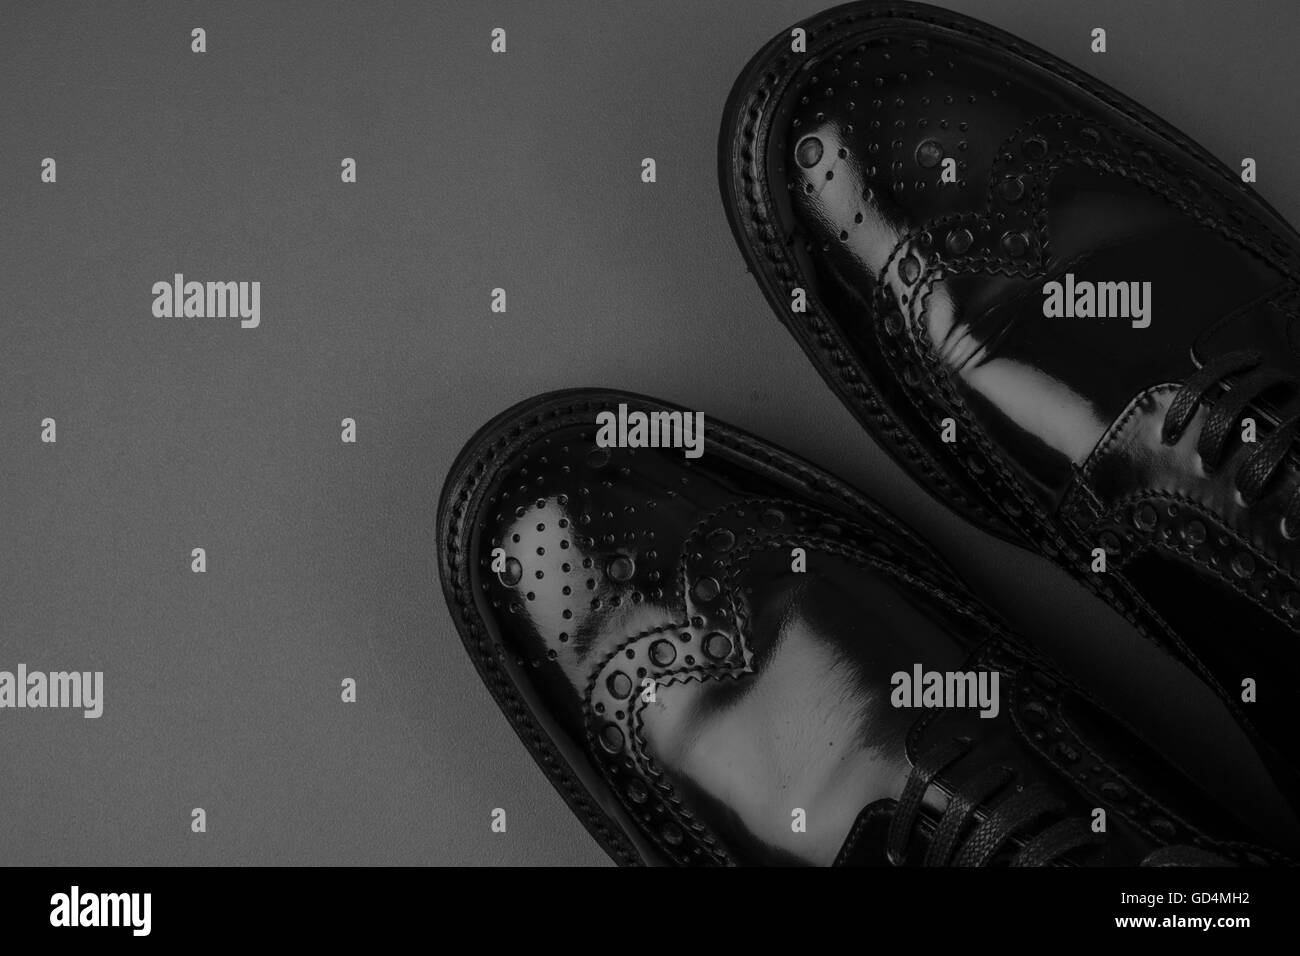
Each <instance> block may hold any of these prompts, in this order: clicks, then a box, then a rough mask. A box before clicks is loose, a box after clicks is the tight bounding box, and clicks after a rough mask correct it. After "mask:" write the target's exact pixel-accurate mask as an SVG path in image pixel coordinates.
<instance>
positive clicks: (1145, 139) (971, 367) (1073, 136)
mask: <svg viewBox="0 0 1300 956" xmlns="http://www.w3.org/2000/svg"><path fill="white" fill-rule="evenodd" d="M799 29H801V30H802V31H804V38H805V46H804V48H802V49H800V50H798V51H796V50H794V49H793V47H795V46H798V45H799V44H798V37H797V35H796V34H794V33H792V32H790V31H787V32H785V33H782V34H781V35H780V36H778V37H777V38H775V39H774V40H772V41H771V43H769V44H768V45H767V46H766V47H765V48H763V49H762V50H761V51H760V52H759V53H758V54H757V55H756V56H755V57H754V59H753V60H752V61H751V62H750V64H749V65H748V66H747V67H746V68H745V70H744V72H743V73H742V75H741V76H740V78H739V79H738V80H737V82H736V85H735V87H734V89H733V91H732V94H731V98H730V100H729V101H728V104H727V107H726V112H725V117H724V121H723V127H722V132H721V138H720V144H719V145H720V150H719V152H720V179H721V186H722V192H723V199H724V205H725V206H726V209H727V214H728V217H729V219H730V223H731V226H732V230H733V232H734V234H735V236H736V238H737V240H738V242H739V243H740V246H741V248H742V250H743V252H744V254H745V256H746V258H747V260H748V262H749V264H750V267H751V271H752V272H753V274H754V275H755V276H756V277H757V279H758V281H759V284H760V285H761V287H762V288H763V290H764V292H765V294H766V296H767V297H768V299H769V301H770V303H771V304H772V306H773V307H774V308H775V310H776V311H777V312H778V313H779V315H780V316H781V318H782V321H783V322H784V323H785V325H786V326H787V327H788V328H789V329H790V331H791V332H792V333H793V334H794V336H795V337H796V339H798V341H799V342H800V344H801V345H802V346H803V348H804V350H805V351H806V352H807V353H808V355H809V356H810V357H811V358H812V360H813V361H814V363H815V364H816V365H817V367H818V369H819V370H820V371H821V373H822V375H823V376H824V377H825V379H826V380H827V381H828V382H829V383H830V384H831V385H832V386H833V387H834V388H835V390H836V391H837V392H838V394H839V395H840V397H841V398H842V399H843V401H844V402H845V403H846V404H847V405H848V406H849V408H850V409H851V410H852V411H853V412H854V413H855V414H856V416H857V418H858V420H859V421H860V422H861V423H862V424H863V425H865V426H866V428H867V430H868V431H869V432H870V433H871V434H872V435H874V436H875V437H876V438H877V439H878V440H879V441H880V442H881V444H882V445H883V446H884V447H885V448H886V449H887V450H889V451H890V452H891V453H892V454H893V455H894V456H895V457H896V458H897V460H898V461H899V462H900V463H901V464H902V465H903V466H904V467H905V468H907V469H908V470H909V471H910V473H911V474H912V475H913V476H914V477H915V478H917V479H918V480H919V481H920V482H922V483H923V484H924V485H925V486H926V487H927V488H928V489H929V490H930V491H931V492H932V493H933V494H935V495H936V496H937V497H939V498H940V499H941V500H943V501H944V502H945V503H947V504H948V505H950V506H951V507H952V508H954V509H956V510H957V511H959V512H960V513H962V514H963V515H965V516H966V517H967V518H969V519H970V520H971V521H973V522H975V523H977V524H979V525H981V526H983V527H984V528H986V529H987V530H989V531H991V532H994V533H996V534H999V535H1002V536H1003V537H1006V538H1008V539H1010V540H1013V541H1015V542H1017V543H1019V544H1021V545H1023V546H1025V547H1028V548H1032V549H1036V550H1038V551H1039V552H1041V553H1042V554H1044V555H1046V556H1048V557H1049V558H1051V559H1053V560H1054V561H1056V562H1058V563H1059V564H1060V565H1061V566H1063V567H1065V568H1067V569H1068V570H1069V571H1071V572H1072V573H1073V574H1074V575H1076V576H1077V578H1078V579H1080V580H1081V581H1083V582H1085V583H1086V584H1087V586H1089V587H1090V588H1092V589H1094V590H1095V591H1096V592H1098V593H1099V594H1101V595H1102V596H1103V597H1104V598H1105V599H1107V600H1108V601H1109V602H1110V603H1111V604H1112V605H1113V606H1114V607H1116V608H1117V609H1118V610H1119V611H1120V612H1121V613H1122V614H1123V615H1124V616H1125V617H1126V618H1127V619H1128V620H1129V621H1130V622H1131V623H1133V624H1134V625H1135V626H1136V627H1137V629H1138V630H1139V631H1140V632H1141V633H1142V634H1143V635H1144V636H1145V637H1147V638H1148V639H1150V640H1152V641H1154V642H1156V643H1157V644H1159V645H1160V646H1162V647H1164V648H1166V649H1168V650H1169V651H1170V652H1172V653H1173V654H1175V655H1176V656H1178V657H1179V658H1180V659H1181V660H1182V661H1184V662H1185V663H1186V664H1188V665H1189V666H1190V667H1192V668H1193V669H1194V670H1195V671H1196V672H1197V673H1198V674H1199V675H1200V676H1201V677H1202V678H1203V679H1204V680H1205V681H1206V682H1207V683H1209V684H1210V685H1211V686H1212V687H1213V688H1214V689H1215V690H1216V691H1217V692H1218V693H1219V694H1220V696H1221V697H1222V699H1223V700H1224V701H1225V703H1226V704H1227V706H1229V707H1230V708H1231V710H1232V711H1233V713H1234V714H1235V715H1236V717H1237V719H1238V720H1239V721H1241V722H1242V724H1243V726H1244V727H1245V728H1246V729H1247V731H1248V732H1249V733H1250V734H1251V735H1252V737H1253V739H1254V740H1255V742H1256V744H1257V746H1258V747H1259V748H1260V752H1261V754H1262V755H1263V757H1264V758H1265V760H1266V762H1267V763H1268V764H1269V766H1270V768H1271V769H1272V771H1273V773H1274V775H1275V777H1276V779H1277V780H1278V783H1279V785H1280V787H1281V788H1282V789H1283V790H1284V791H1285V792H1286V793H1287V794H1288V795H1289V797H1290V798H1291V800H1292V803H1293V806H1300V782H1298V781H1300V777H1298V776H1297V766H1298V765H1300V734H1296V733H1295V723H1296V714H1297V713H1298V712H1300V688H1298V687H1297V684H1298V682H1300V545H1297V537H1298V536H1300V458H1298V457H1297V450H1296V447H1295V438H1296V433H1297V427H1298V422H1300V388H1298V387H1297V385H1298V383H1300V378H1298V376H1300V323H1297V322H1296V316H1297V311H1296V308H1297V302H1298V300H1297V296H1296V290H1297V277H1300V237H1298V236H1297V235H1296V233H1295V231H1294V230H1293V229H1292V228H1291V227H1290V226H1289V225H1288V224H1287V223H1286V222H1284V221H1283V220H1282V219H1281V218H1280V217H1279V216H1278V214H1277V213H1276V212H1275V211H1274V210H1273V209H1272V208H1270V207H1269V205H1268V204H1267V203H1265V202H1264V201H1263V200H1262V199H1260V198H1259V196H1258V195H1256V193H1255V192H1254V191H1253V190H1252V189H1251V188H1249V187H1248V186H1247V185H1245V184H1243V182H1242V179H1241V177H1240V175H1239V171H1234V170H1232V169H1229V168H1227V167H1225V166H1224V165H1223V164H1221V163H1220V162H1218V161H1217V160H1215V159H1214V158H1213V157H1211V156H1210V155H1209V154H1208V153H1207V152H1206V151H1205V150H1204V149H1202V148H1200V147H1199V146H1197V145H1196V144H1194V143H1193V142H1191V141H1190V140H1189V139H1188V138H1187V137H1186V136H1184V135H1183V134H1181V133H1179V132H1178V131H1177V130H1174V129H1172V128H1171V127H1170V126H1169V125H1168V124H1166V123H1164V122H1162V121H1161V120H1160V119H1158V118H1157V117H1155V116H1153V115H1152V114H1151V113H1149V112H1147V111H1146V110H1144V109H1143V108H1142V107H1140V106H1138V105H1137V104H1135V103H1133V102H1132V101H1130V100H1128V99H1126V98H1125V97H1124V96H1122V95H1120V94H1119V93H1116V92H1115V91H1113V90H1111V89H1109V88H1108V87H1107V86H1105V85H1104V84H1102V83H1100V82H1099V81H1097V80H1095V79H1093V78H1091V77H1089V76H1087V75H1085V74H1083V73H1082V72H1080V71H1079V70H1076V69H1074V68H1072V67H1070V66H1069V65H1068V64H1066V63H1063V62H1062V61H1060V60H1059V59H1057V58H1055V57H1053V56H1051V55H1049V54H1047V53H1044V52H1043V51H1041V50H1038V49H1036V48H1035V47H1033V46H1031V45H1029V44H1027V43H1025V42H1023V41H1021V40H1018V39H1016V38H1014V37H1012V36H1010V35H1008V34H1006V33H1004V32H1002V31H1000V30H996V29H994V28H992V27H989V26H987V25H985V24H982V23H979V22H976V21H974V20H971V19H968V18H966V17H962V16H958V15H956V14H953V13H949V12H947V11H944V10H940V9H937V8H934V7H930V6H923V5H920V4H909V3H892V2H891V3H883V2H881V3H877V2H867V3H853V4H848V5H846V6H842V7H838V8H835V9H833V10H830V11H828V12H826V13H823V14H821V15H819V16H816V17H814V18H812V19H810V20H808V21H805V22H804V23H802V24H800V25H799Z"/></svg>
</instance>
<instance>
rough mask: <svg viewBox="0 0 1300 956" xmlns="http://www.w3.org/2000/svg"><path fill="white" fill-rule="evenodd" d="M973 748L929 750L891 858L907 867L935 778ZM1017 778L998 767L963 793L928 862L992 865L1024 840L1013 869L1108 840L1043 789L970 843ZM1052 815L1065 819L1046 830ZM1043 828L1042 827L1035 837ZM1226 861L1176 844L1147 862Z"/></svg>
mask: <svg viewBox="0 0 1300 956" xmlns="http://www.w3.org/2000/svg"><path fill="white" fill-rule="evenodd" d="M971 747H972V743H971V740H970V738H969V737H958V738H955V739H953V740H951V741H949V742H948V743H946V744H942V745H940V746H938V747H935V748H934V749H932V750H930V751H928V752H926V753H925V754H923V755H922V756H921V757H920V758H918V759H917V761H916V763H915V764H913V765H912V771H911V773H910V774H908V777H907V782H906V783H905V784H904V785H903V793H902V796H900V797H899V800H898V806H897V807H896V808H895V809H894V816H893V818H892V819H891V820H890V824H889V835H888V838H887V840H886V853H887V854H888V857H889V862H890V863H892V864H894V865H895V866H899V865H901V864H902V863H903V861H904V860H905V859H906V857H907V845H908V843H909V841H910V839H911V837H912V834H913V832H914V829H915V826H916V823H917V820H918V818H919V816H920V811H921V804H922V800H923V799H924V797H925V792H926V791H927V790H928V789H929V788H930V785H931V784H932V783H933V782H934V779H935V777H937V776H938V775H939V774H940V773H942V772H943V771H944V770H945V769H946V768H948V767H949V766H951V765H952V764H953V763H955V762H956V761H957V760H959V759H960V758H961V757H963V756H965V755H966V754H967V753H968V752H969V751H970V749H971ZM1014 777H1015V772H1014V771H1012V770H1011V769H1010V768H1009V767H1001V766H992V767H988V768H986V769H985V770H983V771H981V772H980V773H978V774H976V775H975V776H974V777H972V778H971V779H970V780H969V781H967V783H966V784H965V785H964V786H962V787H960V788H958V789H957V790H955V791H954V792H953V794H952V797H951V799H950V800H949V801H948V806H947V808H946V809H945V810H944V812H943V815H942V816H941V817H940V818H939V826H938V828H937V829H936V830H935V832H934V835H933V837H932V838H931V840H930V846H929V848H928V849H927V850H926V853H925V858H924V860H923V861H922V865H923V866H987V865H988V864H989V863H990V862H992V861H993V859H994V858H995V857H996V856H997V855H998V852H999V851H1000V850H1002V848H1003V847H1004V846H1005V845H1006V843H1007V842H1008V841H1009V840H1010V839H1011V838H1012V837H1013V836H1016V835H1019V836H1021V837H1022V838H1023V837H1028V839H1027V840H1025V842H1024V844H1023V846H1021V848H1020V849H1019V850H1018V851H1017V852H1016V854H1015V855H1014V856H1013V857H1012V858H1011V866H1047V865H1049V864H1051V863H1054V862H1057V861H1059V860H1061V859H1062V858H1063V857H1065V856H1066V855H1067V854H1068V853H1070V852H1071V851H1073V850H1078V849H1080V848H1082V847H1088V846H1097V845H1099V844H1101V843H1102V842H1104V840H1105V837H1104V835H1102V834H1099V833H1094V832H1092V828H1091V826H1089V824H1088V821H1087V820H1086V819H1085V818H1084V817H1081V816H1077V815H1074V816H1065V813H1066V811H1067V809H1068V808H1067V807H1066V805H1065V803H1064V802H1063V801H1062V800H1060V799H1059V798H1058V797H1056V796H1055V795H1053V794H1052V793H1051V792H1050V791H1049V790H1048V789H1047V787H1045V786H1044V785H1041V784H1032V785H1030V786H1028V787H1025V788H1023V789H1020V790H1017V791H1015V792H1014V793H1012V794H1011V795H1010V796H1008V797H1006V798H1005V799H1003V800H1002V801H1000V802H999V803H997V804H996V805H995V806H993V807H992V809H991V810H989V812H988V814H987V815H986V816H985V818H984V820H983V822H981V823H979V824H977V825H976V826H975V827H974V829H973V830H972V831H971V832H970V834H969V835H968V836H966V837H965V839H962V834H963V833H964V832H965V831H966V830H967V828H968V827H969V825H970V824H971V821H972V819H973V818H974V816H975V813H976V811H977V810H978V809H979V808H980V807H981V806H983V805H985V804H986V802H987V801H988V800H990V799H991V798H993V797H994V796H996V795H997V794H998V792H999V791H1001V790H1003V789H1004V788H1006V787H1007V786H1009V785H1010V783H1011V781H1012V780H1013V778H1014ZM1051 817H1058V818H1059V819H1056V820H1055V821H1054V822H1052V823H1047V824H1046V825H1045V826H1044V825H1043V824H1044V823H1045V821H1046V820H1047V819H1050V818H1051ZM1035 827H1041V829H1039V830H1038V831H1037V832H1036V833H1035V832H1033V831H1034V829H1035ZM1226 862H1227V861H1225V860H1222V859H1220V858H1219V857H1216V856H1214V855H1213V854H1210V853H1206V852H1205V851H1203V850H1199V849H1196V848H1195V847H1189V846H1169V847H1163V848H1161V849H1159V850H1156V851H1155V852H1153V853H1151V854H1149V855H1148V856H1147V857H1146V858H1145V859H1144V860H1143V861H1142V865H1143V866H1213V865H1220V866H1221V865H1225V864H1226Z"/></svg>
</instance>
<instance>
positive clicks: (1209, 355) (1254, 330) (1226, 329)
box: [1192, 283, 1300, 424]
mask: <svg viewBox="0 0 1300 956" xmlns="http://www.w3.org/2000/svg"><path fill="white" fill-rule="evenodd" d="M1240 351H1250V352H1258V353H1260V354H1261V355H1263V356H1265V359H1264V361H1265V362H1266V363H1267V364H1269V365H1272V366H1275V367H1277V368H1279V369H1281V370H1282V371H1283V372H1290V373H1293V374H1295V375H1297V376H1298V377H1300V296H1298V295H1297V294H1296V290H1295V288H1294V287H1293V286H1292V285H1291V284H1290V283H1283V284H1281V285H1279V286H1277V287H1276V288H1274V289H1272V290H1270V291H1269V293H1268V294H1267V295H1264V296H1261V297H1259V298H1257V299H1254V300H1252V301H1251V302H1249V303H1247V304H1246V305H1244V306H1242V307H1241V308H1239V309H1236V310H1234V311H1232V312H1230V313H1228V314H1227V315H1225V316H1224V317H1223V318H1222V319H1220V320H1219V321H1218V322H1216V323H1215V324H1214V325H1212V326H1210V327H1209V328H1207V329H1206V330H1205V331H1204V332H1202V333H1201V335H1199V336H1197V338H1196V341H1195V342H1193V343H1192V361H1194V362H1195V363H1196V366H1197V367H1198V368H1199V367H1201V366H1204V365H1205V364H1206V363H1207V362H1209V361H1211V360H1213V359H1215V358H1217V357H1218V356H1220V355H1227V354H1228V353H1230V352H1240ZM1241 377H1242V375H1241V373H1239V374H1237V375H1234V376H1232V378H1231V379H1230V380H1229V382H1230V383H1232V382H1236V381H1240V379H1241ZM1251 404H1252V405H1253V406H1254V407H1255V408H1257V409H1258V410H1259V411H1260V412H1262V413H1263V414H1264V417H1265V418H1266V419H1270V420H1271V421H1270V422H1269V423H1270V424H1275V423H1276V422H1278V421H1280V420H1282V419H1284V418H1289V417H1290V416H1292V415H1294V414H1296V413H1297V412H1300V390H1297V389H1284V388H1277V389H1272V390H1270V391H1269V392H1267V393H1266V394H1265V395H1263V396H1260V397H1258V398H1255V399H1252V401H1251Z"/></svg>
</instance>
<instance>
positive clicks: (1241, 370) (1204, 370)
mask: <svg viewBox="0 0 1300 956" xmlns="http://www.w3.org/2000/svg"><path fill="white" fill-rule="evenodd" d="M1237 374H1241V375H1243V378H1242V379H1241V380H1240V381H1239V382H1237V384H1236V385H1234V386H1233V387H1232V388H1231V389H1230V390H1229V391H1228V393H1227V394H1226V395H1225V396H1224V397H1223V398H1222V399H1220V400H1218V401H1216V402H1215V403H1214V405H1213V406H1211V408H1210V410H1209V412H1208V413H1207V414H1206V416H1205V426H1204V428H1203V429H1202V430H1201V435H1200V438H1198V439H1197V442H1196V451H1197V453H1198V454H1199V455H1200V456H1201V462H1202V463H1203V465H1204V467H1205V471H1206V473H1212V472H1213V471H1214V470H1215V469H1217V468H1218V467H1219V465H1220V464H1221V463H1222V461H1223V457H1224V453H1225V451H1226V450H1227V447H1228V440H1229V438H1230V437H1231V436H1232V434H1233V433H1234V432H1235V431H1236V428H1237V420H1238V418H1239V417H1240V416H1241V413H1242V412H1243V411H1245V409H1246V406H1247V405H1249V404H1250V403H1251V402H1252V401H1253V400H1255V399H1257V398H1259V397H1260V396H1261V395H1263V394H1264V393H1265V392H1267V391H1268V390H1269V389H1271V388H1273V387H1275V386H1278V385H1289V386H1290V387H1291V388H1292V389H1293V390H1294V389H1297V388H1300V381H1297V380H1296V378H1295V377H1294V376H1292V375H1289V374H1287V373H1286V372H1283V371H1281V370H1280V369H1276V368H1268V367H1263V356H1262V355H1260V354H1259V353H1258V352H1229V353H1227V354H1224V355H1220V356H1217V357H1216V358H1213V359H1211V360H1210V361H1208V362H1206V363H1205V364H1204V365H1203V366H1201V368H1199V369H1197V370H1196V371H1195V372H1193V373H1192V374H1191V375H1189V376H1188V377H1187V381H1185V382H1184V383H1183V386H1182V388H1180V389H1179V390H1178V393H1177V394H1176V395H1175V396H1174V401H1173V403H1172V404H1171V405H1170V406H1169V411H1168V412H1167V413H1165V421H1164V427H1163V428H1162V429H1161V433H1160V437H1161V440H1162V441H1164V443H1165V444H1166V445H1172V444H1174V443H1175V442H1177V441H1178V440H1179V438H1181V437H1182V435H1183V432H1184V431H1185V430H1186V429H1187V426H1188V425H1189V424H1190V423H1191V420H1192V416H1194V415H1195V414H1196V409H1197V408H1198V407H1199V406H1200V405H1201V403H1202V402H1204V401H1205V397H1206V395H1208V394H1209V393H1210V391H1212V390H1213V389H1214V388H1215V387H1216V386H1218V385H1221V384H1222V383H1223V380H1224V379H1225V378H1227V377H1228V376H1229V375H1237ZM1298 431H1300V412H1297V413H1296V414H1294V415H1292V416H1290V417H1289V418H1286V419H1283V420H1282V421H1280V422H1278V425H1277V428H1276V429H1274V431H1273V434H1271V435H1269V436H1268V438H1266V439H1265V440H1264V441H1262V442H1260V443H1259V446H1258V447H1257V448H1256V449H1255V450H1254V451H1252V452H1251V453H1250V454H1249V455H1248V456H1246V459H1245V461H1243V462H1242V464H1241V467H1240V468H1238V469H1237V474H1236V476H1235V478H1234V481H1235V484H1236V486H1237V490H1238V491H1239V492H1240V493H1241V498H1242V500H1243V501H1244V502H1245V503H1246V504H1247V505H1251V504H1254V503H1255V502H1256V501H1258V500H1259V499H1260V498H1261V497H1262V496H1263V495H1264V491H1265V488H1266V486H1267V485H1268V483H1269V481H1270V480H1271V479H1272V478H1273V476H1274V474H1275V473H1276V472H1277V470H1278V468H1279V467H1281V465H1282V461H1283V459H1285V458H1286V454H1287V451H1288V449H1289V448H1290V447H1291V442H1292V441H1293V440H1294V439H1295V438H1296V435H1297V432H1298ZM1297 530H1300V488H1297V489H1296V491H1295V492H1293V493H1292V495H1291V497H1290V498H1289V499H1288V500H1287V505H1286V511H1285V512H1284V514H1283V517H1282V531H1283V533H1284V534H1286V535H1287V536H1288V537H1290V536H1292V535H1293V534H1294V533H1295V532H1296V531H1297Z"/></svg>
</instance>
